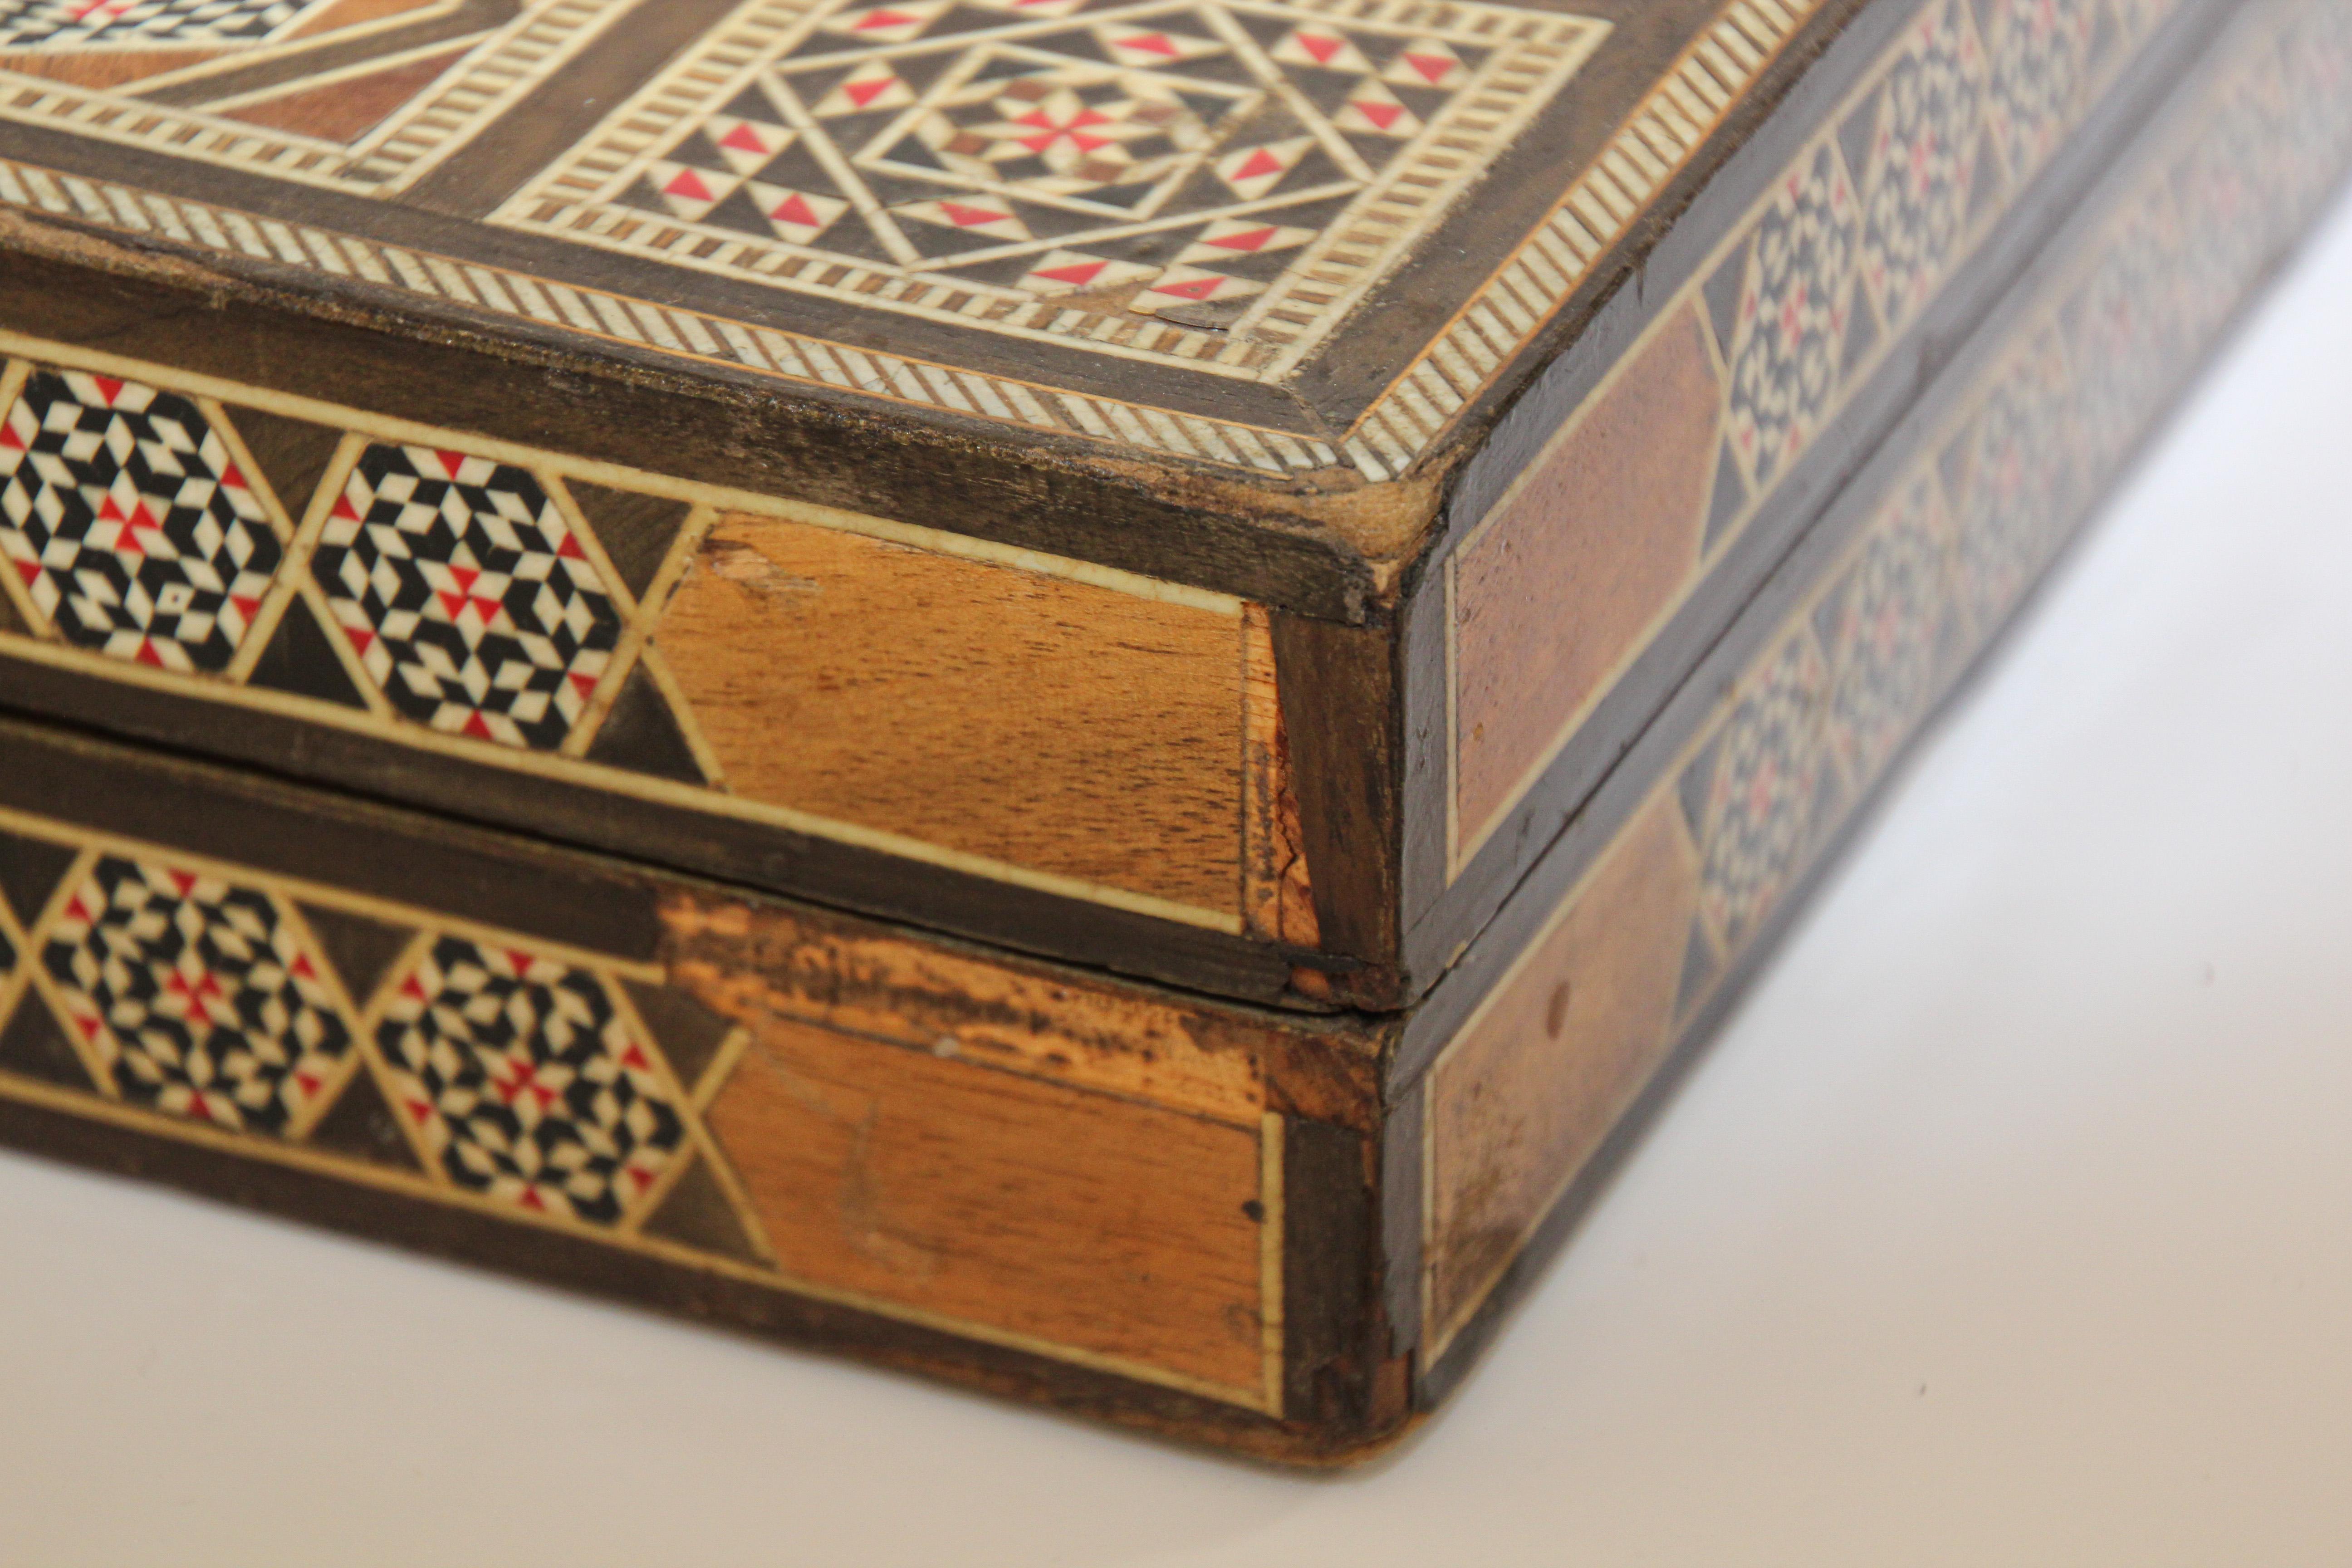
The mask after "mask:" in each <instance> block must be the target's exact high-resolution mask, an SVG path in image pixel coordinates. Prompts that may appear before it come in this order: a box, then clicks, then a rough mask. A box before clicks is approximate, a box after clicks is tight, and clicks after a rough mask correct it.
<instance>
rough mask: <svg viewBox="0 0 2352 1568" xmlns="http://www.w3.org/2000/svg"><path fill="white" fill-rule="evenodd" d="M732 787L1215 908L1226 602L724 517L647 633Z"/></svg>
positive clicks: (1233, 856)
mask: <svg viewBox="0 0 2352 1568" xmlns="http://www.w3.org/2000/svg"><path fill="white" fill-rule="evenodd" d="M655 642H656V647H658V648H659V650H660V652H661V654H662V656H663V658H665V659H666V660H667V662H668V664H669V667H670V668H671V669H672V670H673V671H674V672H675V673H676V675H677V681H678V685H679V687H680V689H682V690H683V691H684V693H685V695H686V697H687V700H688V704H689V705H690V706H691V708H692V709H693V711H694V714H695V717H696V720H697V721H698V723H699V725H700V727H701V731H702V733H703V735H704V737H705V738H706V739H707V741H708V742H709V746H710V749H711V752H712V753H713V754H714V755H715V756H716V757H717V759H718V761H719V765H720V766H721V768H722V769H723V770H724V773H725V778H726V782H727V784H729V786H730V788H732V789H733V790H734V791H735V792H736V793H737V794H740V795H744V796H747V797H748V798H751V799H753V800H758V801H762V802H766V803H769V804H772V805H786V806H791V807H793V808H795V809H797V810H802V811H806V812H810V813H813V814H815V815H818V816H826V817H830V818H833V819H835V820H837V821H841V822H848V823H856V824H858V825H860V826H866V827H871V828H877V829H879V830H881V831H884V832H887V833H894V834H899V835H903V836H905V837H910V838H917V839H921V840H924V841H926V842H929V843H933V844H939V845H943V846H946V847H950V848H952V849H957V850H961V851H963V852H965V853H967V854H971V855H975V856H981V857H984V858H989V859H992V860H998V861H1004V862H1009V863H1011V864H1013V865H1017V866H1024V867H1028V868H1034V869H1036V870H1041V871H1045V872H1049V873H1053V874H1055V875H1059V876H1065V877H1070V878H1075V879H1080V880H1083V881H1087V882H1092V883H1098V884H1101V885H1104V886H1107V887H1112V888H1118V889H1126V890H1128V891H1130V892H1134V893H1139V894H1144V895H1147V896H1150V897H1152V898H1158V899H1163V900H1169V901H1171V902H1174V903H1181V904H1189V905H1192V906H1195V907H1197V908H1200V909H1203V910H1215V911H1218V912H1220V913H1221V914H1223V915H1224V916H1225V917H1227V918H1228V919H1230V920H1231V921H1234V924H1235V925H1236V926H1238V924H1239V921H1240V916H1241V878H1242V801H1243V778H1242V773H1243V751H1244V663H1243V661H1244V651H1245V650H1244V644H1243V637H1242V627H1241V623H1240V620H1239V617H1238V616H1235V615H1228V614H1220V613H1218V612H1216V611H1214V610H1209V609H1203V608H1200V607H1196V606H1195V605H1189V604H1180V603H1167V602H1160V601H1154V600H1151V599H1147V598H1142V597H1139V596H1136V595H1129V594H1122V593H1118V592H1115V591H1113V590H1110V589H1107V588H1101V587H1097V586H1095V585H1093V584H1087V583H1080V582H1073V581H1070V580H1068V579H1066V578H1062V577H1055V576H1049V575H1046V574H1042V573H1036V572H1029V571H1024V570H1021V569H1019V568H1017V567H1012V566H1005V565H999V564H996V563H991V562H982V561H971V560H966V559H961V558H959V557H955V556H950V555H941V554H934V553H929V552H922V551H918V550H914V549H911V548H909V547H907V546H905V545H901V544H898V543H895V542H890V541H887V540H881V539H873V538H867V537H865V536H862V535H859V534H856V533H851V532H847V531H839V530H833V529H824V528H817V527H812V526H808V525H805V524H800V523H795V522H792V521H783V520H777V519H766V518H753V517H746V516H732V517H728V518H725V519H723V520H721V521H719V524H718V526H716V527H715V528H713V529H712V530H711V531H710V533H709V536H708V537H707V538H706V539H705V540H704V541H703V542H702V545H701V548H700V550H699V552H698V554H697V555H696V557H695V559H694V562H693V564H692V565H691V567H690V568H689V569H688V572H687V574H686V576H685V580H684V582H683V583H682V584H680V586H679V588H678V590H677V595H676V596H675V597H674V598H673V599H672V600H671V602H670V605H669V608H668V611H667V615H666V616H664V618H663V620H662V622H661V625H660V626H659V627H658V629H657V630H656V636H655Z"/></svg>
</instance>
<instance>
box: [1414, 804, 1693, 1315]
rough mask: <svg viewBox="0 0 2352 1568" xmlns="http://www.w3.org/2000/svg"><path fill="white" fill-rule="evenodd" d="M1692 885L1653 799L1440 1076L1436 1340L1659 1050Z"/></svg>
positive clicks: (1592, 1145)
mask: <svg viewBox="0 0 2352 1568" xmlns="http://www.w3.org/2000/svg"><path fill="white" fill-rule="evenodd" d="M1698 875H1699V873H1698V856H1697V852H1696V849H1694V848H1693V847H1692V846H1691V842H1690V837H1689V835H1688V834H1687V833H1686V832H1685V830H1684V827H1683V823H1682V815H1681V810H1680V807H1679V806H1678V805H1677V804H1676V802H1675V795H1674V792H1673V791H1671V790H1662V791H1660V792H1659V794H1658V795H1656V796H1655V797H1654V798H1653V799H1652V800H1651V802H1650V804H1649V805H1646V806H1644V807H1643V811H1642V814H1641V815H1640V816H1636V817H1635V818H1634V819H1633V822H1631V823H1630V824H1628V825H1627V826H1626V828H1625V830H1624V832H1623V833H1622V835H1621V836H1620V837H1619V838H1618V840H1617V842H1616V843H1615V844H1614V845H1613V846H1612V847H1611V848H1610V851H1609V853H1608V855H1607V857H1606V858H1604V859H1603V860H1602V861H1601V864H1600V865H1599V866H1598V867H1596V868H1594V870H1593V873H1592V875H1591V879H1589V880H1588V881H1586V882H1585V883H1584V884H1583V885H1582V886H1581V887H1580V889H1578V890H1577V891H1576V892H1574V893H1572V894H1571V895H1570V901H1569V904H1568V908H1567V912H1566V913H1565V915H1564V916H1563V917H1562V918H1561V919H1560V920H1559V921H1558V923H1557V924H1555V925H1554V926H1553V927H1552V928H1551V930H1550V931H1549V932H1548V933H1547V934H1546V935H1545V936H1544V937H1543V938H1542V939H1541V941H1540V942H1538V944H1537V945H1536V946H1535V947H1534V948H1533V949H1531V950H1530V952H1529V953H1528V956H1527V957H1526V958H1525V959H1523V960H1521V962H1520V963H1519V964H1518V965H1517V970H1516V972H1515V973H1513V974H1512V975H1511V977H1510V978H1509V979H1508V981H1507V982H1506V984H1505V985H1504V987H1503V989H1502V990H1501V991H1500V992H1498V993H1497V994H1496V996H1495V998H1494V1000H1493V1001H1492V1002H1490V1003H1489V1004H1488V1005H1486V1008H1485V1009H1484V1010H1483V1011H1482V1012H1481V1013H1480V1014H1479V1015H1478V1016H1475V1017H1474V1018H1473V1019H1472V1020H1471V1022H1470V1024H1469V1025H1468V1026H1467V1027H1466V1028H1465V1030H1464V1032H1463V1035H1462V1037H1461V1038H1460V1039H1459V1040H1458V1041H1457V1042H1456V1043H1455V1044H1454V1046H1453V1047H1451V1048H1450V1050H1449V1051H1448V1053H1447V1054H1446V1056H1445V1058H1444V1059H1443V1060H1442V1061H1441V1062H1440V1063H1439V1064H1438V1067H1437V1069H1436V1075H1435V1079H1434V1082H1433V1086H1432V1089H1431V1093H1430V1112H1429V1114H1430V1159H1431V1164H1432V1176H1431V1188H1430V1194H1431V1200H1432V1202H1431V1209H1430V1236H1431V1246H1430V1247H1429V1249H1428V1259H1429V1265H1428V1266H1429V1269H1430V1320H1429V1321H1430V1328H1431V1331H1432V1332H1433V1334H1435V1335H1436V1336H1437V1337H1438V1338H1439V1339H1441V1340H1442V1339H1443V1338H1444V1334H1445V1332H1446V1331H1447V1330H1448V1328H1449V1327H1450V1326H1451V1325H1452V1324H1453V1323H1454V1321H1456V1320H1457V1319H1458V1318H1459V1317H1460V1316H1461V1314H1462V1313H1463V1312H1464V1311H1465V1310H1467V1309H1469V1308H1471V1307H1474V1306H1475V1305H1476V1304H1477V1302H1478V1300H1479V1299H1480V1298H1481V1297H1482V1296H1483V1295H1484V1294H1485V1292H1486V1287H1487V1285H1488V1284H1489V1283H1491V1282H1492V1280H1493V1279H1494V1278H1495V1276H1496V1274H1497V1273H1498V1272H1499V1271H1500V1270H1501V1269H1502V1268H1504V1267H1505V1266H1506V1265H1507V1263H1508V1262H1509V1261H1510V1259H1511V1257H1512V1255H1513V1254H1515V1253H1516V1252H1517V1250H1518V1247H1519V1244H1520V1242H1521V1241H1522V1239H1524V1238H1525V1237H1526V1236H1527V1233H1528V1230H1529V1229H1530V1228H1532V1227H1533V1226H1534V1225H1535V1223H1536V1222H1537V1221H1538V1220H1539V1219H1541V1218H1542V1217H1543V1214H1544V1211H1545V1210H1546V1209H1548V1208H1549V1207H1550V1206H1551V1202H1552V1199H1553V1198H1554V1197H1556V1196H1558V1195H1559V1190H1560V1188H1561V1187H1562V1186H1563V1185H1564V1184H1566V1183H1567V1182H1568V1180H1569V1179H1570V1177H1571V1176H1573V1175H1574V1174H1575V1173H1576V1171H1577V1170H1578V1168H1579V1167H1580V1166H1581V1165H1582V1164H1583V1163H1584V1162H1585V1160H1586V1159H1587V1158H1589V1157H1590V1156H1591V1153H1592V1152H1593V1150H1594V1149H1596V1148H1598V1147H1599V1146H1600V1143H1601V1140H1602V1139H1603V1138H1604V1137H1606V1136H1607V1135H1608V1132H1609V1129H1610V1128H1611V1127H1612V1125H1614V1124H1615V1122H1616V1121H1617V1118H1618V1116H1619V1115H1620V1114H1621V1113H1622V1111H1623V1110H1624V1109H1625V1107H1626V1106H1627V1105H1628V1104H1629V1103H1631V1101H1632V1100H1633V1097H1634V1096H1635V1095H1636V1094H1638V1093H1639V1092H1640V1091H1641V1089H1642V1086H1643V1084H1644V1083H1646V1082H1647V1081H1648V1080H1649V1078H1650V1075H1651V1073H1652V1072H1653V1071H1654V1070H1655V1068H1657V1066H1658V1063H1659V1061H1660V1059H1661V1058H1663V1057H1664V1053H1665V1050H1666V1048H1667V1047H1668V1046H1669V1045H1670V1044H1671V1043H1672V1041H1673V1036H1674V1021H1675V995H1676V993H1677V991H1678V989H1679V986H1680V982H1681V979H1682V963H1683V951H1684V945H1685V942H1686V941H1687V940H1688V937H1689V933H1690V928H1691V921H1692V918H1693V916H1694V915H1695V914H1696V911H1697V908H1698Z"/></svg>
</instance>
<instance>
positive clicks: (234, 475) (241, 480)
mask: <svg viewBox="0 0 2352 1568" xmlns="http://www.w3.org/2000/svg"><path fill="white" fill-rule="evenodd" d="M221 483H223V484H225V485H226V486H227V487H228V488H229V489H233V490H241V489H245V488H246V484H245V475H244V474H243V473H241V472H239V471H238V469H237V466H236V464H235V463H231V464H230V465H229V466H228V468H227V470H226V472H224V473H223V474H222V475H221Z"/></svg>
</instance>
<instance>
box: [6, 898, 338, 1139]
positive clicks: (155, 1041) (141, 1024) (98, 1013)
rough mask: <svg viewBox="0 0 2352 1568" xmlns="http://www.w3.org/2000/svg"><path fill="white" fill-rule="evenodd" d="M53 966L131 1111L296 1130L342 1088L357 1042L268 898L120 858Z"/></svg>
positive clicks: (55, 939) (54, 954)
mask: <svg viewBox="0 0 2352 1568" xmlns="http://www.w3.org/2000/svg"><path fill="white" fill-rule="evenodd" d="M43 960H44V963H45V966H46V967H47V971H48V974H49V978H50V979H51V980H52V981H54V982H55V983H56V984H57V986H58V994H59V995H60V997H61V998H62V1000H63V1002H64V1005H65V1010H66V1018H67V1022H68V1024H69V1025H70V1026H72V1028H73V1031H74V1032H75V1033H76V1034H77V1035H78V1036H79V1037H80V1039H81V1041H82V1043H83V1045H84V1046H85V1047H87V1048H89V1049H90V1050H91V1051H93V1052H94V1053H95V1055H96V1056H97V1057H98V1058H99V1059H100V1061H101V1062H102V1063H103V1064H104V1066H105V1068H106V1069H107V1070H108V1072H109V1073H110V1075H111V1077H112V1079H113V1080H114V1085H115V1088H116V1089H118V1090H119V1091H120V1092H121V1095H122V1097H123V1098H124V1099H125V1100H130V1101H131V1102H132V1103H133V1104H138V1105H145V1106H150V1107H152V1108H153V1109H155V1110H164V1111H169V1112H171V1113H172V1114H173V1115H176V1116H185V1117H190V1118H192V1119H194V1120H196V1121H208V1122H211V1123H214V1124H215V1125H216V1126H221V1127H230V1128H243V1129H249V1130H253V1131H263V1132H272V1133H284V1132H286V1131H289V1128H290V1127H293V1126H295V1125H297V1124H299V1123H300V1122H302V1121H305V1120H306V1119H307V1118H308V1116H309V1115H310V1112H311V1111H312V1110H314V1108H316V1107H317V1106H318V1105H319V1104H320V1103H321V1101H322V1099H323V1097H324V1096H326V1095H327V1094H328V1093H329V1092H330V1091H331V1089H333V1088H334V1087H335V1086H336V1085H337V1084H338V1083H339V1082H340V1081H341V1076H342V1068H343V1065H344V1064H345V1063H346V1062H347V1061H348V1060H349V1059H350V1057H351V1052H352V1033H351V1030H350V1028H349V1027H348V1026H346V1025H345V1024H344V1022H343V1020H342V1018H341V1016H340V1015H339V1013H338V1012H337V1011H336V1006H335V1003H334V1001H333V1000H332V994H331V992H330V991H329V989H328V987H327V985H326V984H325V983H324V982H323V981H322V980H321V978H320V963H319V961H318V960H317V958H316V957H315V956H314V955H313V954H312V953H311V952H310V951H309V950H308V949H307V948H306V947H305V946H304V944H303V942H301V941H300V940H299V938H298V937H297V935H296V933H295V931H294V929H293V926H292V924H291V922H290V921H289V920H288V918H287V917H286V916H285V915H284V914H283V913H282V912H281V911H280V910H279V909H278V905H277V904H276V903H275V902H273V901H272V900H271V899H270V898H269V897H268V895H267V894H265V893H260V892H256V891H253V890H250V889H244V888H237V887H234V886H231V885H230V884H228V883H226V882H224V881H221V880H219V879H215V878H213V877H209V876H202V875H199V874H196V873H194V872H190V871H183V870H178V869H175V868H171V867H168V866H157V865H145V864H139V863H135V862H132V861H131V860H127V859H123V858H119V857H112V856H110V857H108V858H103V859H101V860H100V861H99V862H98V863H97V864H96V865H95V866H94V867H93V868H91V870H90V873H89V877H88V878H87V879H85V880H84V881H83V882H82V884H81V885H80V886H79V888H77V889H74V891H73V892H72V893H71V894H70V895H69V897H68V900H67V903H66V905H65V908H64V910H63V912H62V913H61V915H60V916H59V917H58V920H57V921H56V922H55V923H54V924H53V925H52V926H51V927H50V928H49V931H48V940H47V946H46V949H45V951H44V953H43Z"/></svg>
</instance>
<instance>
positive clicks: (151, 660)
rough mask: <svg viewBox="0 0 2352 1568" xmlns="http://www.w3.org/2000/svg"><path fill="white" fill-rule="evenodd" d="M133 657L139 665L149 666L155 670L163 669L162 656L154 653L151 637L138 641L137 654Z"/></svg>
mask: <svg viewBox="0 0 2352 1568" xmlns="http://www.w3.org/2000/svg"><path fill="white" fill-rule="evenodd" d="M135 657H136V658H137V660H138V662H139V663H141V664H151V665H153V666H154V667H155V668H157V669H161V668H163V655H161V654H159V653H157V652H156V651H155V639H154V638H152V637H141V638H140V639H139V652H138V654H137V655H136V656H135Z"/></svg>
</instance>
